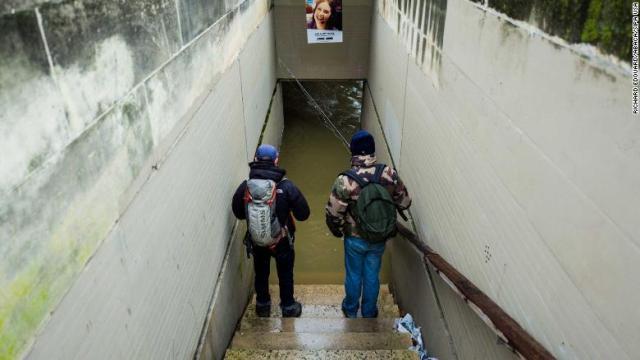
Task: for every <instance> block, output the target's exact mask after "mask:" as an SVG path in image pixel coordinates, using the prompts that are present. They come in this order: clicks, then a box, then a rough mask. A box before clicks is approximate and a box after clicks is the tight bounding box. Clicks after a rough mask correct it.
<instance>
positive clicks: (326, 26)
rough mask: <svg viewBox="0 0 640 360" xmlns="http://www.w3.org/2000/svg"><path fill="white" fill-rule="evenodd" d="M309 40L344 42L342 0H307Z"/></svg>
mask: <svg viewBox="0 0 640 360" xmlns="http://www.w3.org/2000/svg"><path fill="white" fill-rule="evenodd" d="M305 5H306V13H307V19H306V20H307V42H308V43H330V42H342V0H306V4H305Z"/></svg>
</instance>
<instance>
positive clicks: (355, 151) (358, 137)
mask: <svg viewBox="0 0 640 360" xmlns="http://www.w3.org/2000/svg"><path fill="white" fill-rule="evenodd" d="M349 148H350V149H351V155H371V154H375V152H376V142H375V141H374V140H373V136H372V135H371V134H369V132H368V131H367V130H360V131H358V132H357V133H355V134H353V136H352V137H351V144H350V145H349Z"/></svg>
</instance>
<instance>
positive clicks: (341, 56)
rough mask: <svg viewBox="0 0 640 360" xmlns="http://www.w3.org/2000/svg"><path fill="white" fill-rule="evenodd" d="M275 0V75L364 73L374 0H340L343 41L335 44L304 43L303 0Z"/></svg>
mask: <svg viewBox="0 0 640 360" xmlns="http://www.w3.org/2000/svg"><path fill="white" fill-rule="evenodd" d="M274 3H275V9H274V16H275V30H276V33H275V35H276V48H277V57H278V66H277V69H278V78H281V79H291V78H293V77H294V76H295V77H296V78H300V79H364V78H366V77H367V73H368V69H369V68H368V61H369V43H370V29H371V13H372V7H373V0H349V1H343V2H342V9H343V10H342V23H343V42H342V43H335V44H307V33H306V25H305V8H304V0H274ZM292 74H293V75H292Z"/></svg>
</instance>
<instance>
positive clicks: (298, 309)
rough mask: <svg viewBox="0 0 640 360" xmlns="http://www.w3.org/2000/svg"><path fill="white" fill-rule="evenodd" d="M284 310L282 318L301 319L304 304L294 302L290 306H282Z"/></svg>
mask: <svg viewBox="0 0 640 360" xmlns="http://www.w3.org/2000/svg"><path fill="white" fill-rule="evenodd" d="M280 307H281V308H282V317H300V314H302V304H300V303H299V302H297V301H294V302H293V304H291V305H289V306H280Z"/></svg>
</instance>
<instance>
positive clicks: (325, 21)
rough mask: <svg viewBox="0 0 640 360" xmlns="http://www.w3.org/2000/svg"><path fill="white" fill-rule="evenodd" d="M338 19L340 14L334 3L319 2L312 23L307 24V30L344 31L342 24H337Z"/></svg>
mask: <svg viewBox="0 0 640 360" xmlns="http://www.w3.org/2000/svg"><path fill="white" fill-rule="evenodd" d="M337 18H338V14H337V13H336V10H335V5H334V2H333V1H331V0H317V1H316V5H315V8H314V9H313V16H312V18H311V21H309V23H308V24H307V29H318V30H342V24H340V23H337V21H336V19H337Z"/></svg>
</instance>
